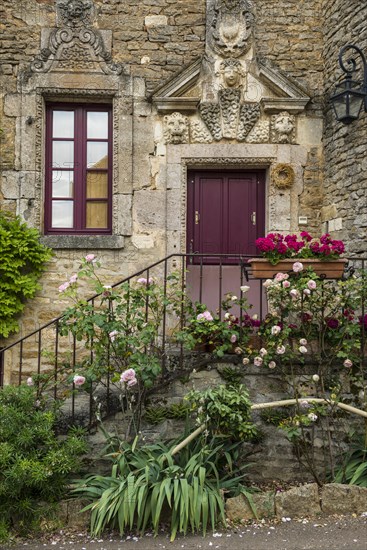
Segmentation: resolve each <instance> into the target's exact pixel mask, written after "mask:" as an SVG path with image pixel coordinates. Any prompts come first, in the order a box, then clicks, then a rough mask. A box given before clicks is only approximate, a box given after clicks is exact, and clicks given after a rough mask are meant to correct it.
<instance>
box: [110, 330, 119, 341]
mask: <svg viewBox="0 0 367 550" xmlns="http://www.w3.org/2000/svg"><path fill="white" fill-rule="evenodd" d="M118 334H119V333H118V330H112V331H111V332H110V333H109V335H108V336H109V337H110V340H111V342H114V341H115V340H116V337H117V336H118Z"/></svg>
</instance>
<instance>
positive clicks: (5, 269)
mask: <svg viewBox="0 0 367 550" xmlns="http://www.w3.org/2000/svg"><path fill="white" fill-rule="evenodd" d="M0 250H1V262H0V303H1V309H0V338H1V337H4V338H7V337H8V336H9V334H10V333H12V332H18V330H19V326H18V321H17V316H18V315H19V314H20V313H21V312H22V311H23V309H24V303H25V300H27V299H29V298H33V297H34V295H35V293H36V290H37V289H38V288H39V285H38V283H37V281H38V279H39V277H40V275H41V273H42V271H43V269H44V265H45V262H47V261H48V260H49V259H50V258H51V250H50V249H49V248H47V247H46V246H43V245H42V244H40V242H39V233H38V231H37V230H36V229H31V228H30V227H28V226H27V225H26V223H24V222H22V221H21V219H20V218H18V217H16V218H12V217H10V216H8V215H5V214H4V213H0Z"/></svg>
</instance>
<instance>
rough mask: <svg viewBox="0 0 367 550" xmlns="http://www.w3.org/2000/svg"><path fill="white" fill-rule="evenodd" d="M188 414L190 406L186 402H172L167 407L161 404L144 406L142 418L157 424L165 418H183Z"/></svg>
mask: <svg viewBox="0 0 367 550" xmlns="http://www.w3.org/2000/svg"><path fill="white" fill-rule="evenodd" d="M188 414H190V407H189V405H188V404H187V403H184V402H181V403H174V404H173V405H170V406H168V407H165V406H163V405H151V406H149V407H146V409H145V413H144V418H145V420H146V421H147V422H149V423H150V424H159V423H160V422H163V420H165V419H166V418H174V419H176V420H184V419H185V418H187V416H188Z"/></svg>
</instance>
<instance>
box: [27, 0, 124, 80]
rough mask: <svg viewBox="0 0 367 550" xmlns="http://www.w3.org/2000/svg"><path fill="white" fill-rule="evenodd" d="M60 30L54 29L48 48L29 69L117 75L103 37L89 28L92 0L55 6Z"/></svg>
mask: <svg viewBox="0 0 367 550" xmlns="http://www.w3.org/2000/svg"><path fill="white" fill-rule="evenodd" d="M56 13H57V23H58V25H59V28H56V29H53V30H52V31H51V33H50V36H49V39H48V45H47V48H43V49H42V50H41V52H40V53H39V54H38V55H37V56H36V57H35V59H34V60H33V62H32V63H31V70H32V71H33V72H36V73H45V72H47V71H49V70H50V69H51V67H52V69H53V70H67V69H69V70H70V69H73V70H78V69H79V70H86V71H93V70H96V71H99V70H100V69H102V71H103V72H104V73H105V74H116V75H119V74H121V73H122V72H123V67H122V66H121V65H120V64H117V63H114V62H113V61H112V56H111V54H110V53H109V52H108V51H107V50H106V48H105V44H104V40H103V37H102V34H101V33H100V32H99V31H98V30H97V29H95V28H93V27H92V26H91V25H92V23H93V20H94V14H95V8H94V4H93V2H92V0H59V1H58V2H57V5H56Z"/></svg>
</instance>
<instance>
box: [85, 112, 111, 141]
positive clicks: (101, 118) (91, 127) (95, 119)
mask: <svg viewBox="0 0 367 550" xmlns="http://www.w3.org/2000/svg"><path fill="white" fill-rule="evenodd" d="M87 137H88V139H107V138H108V113H99V112H92V111H90V112H89V113H87Z"/></svg>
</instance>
